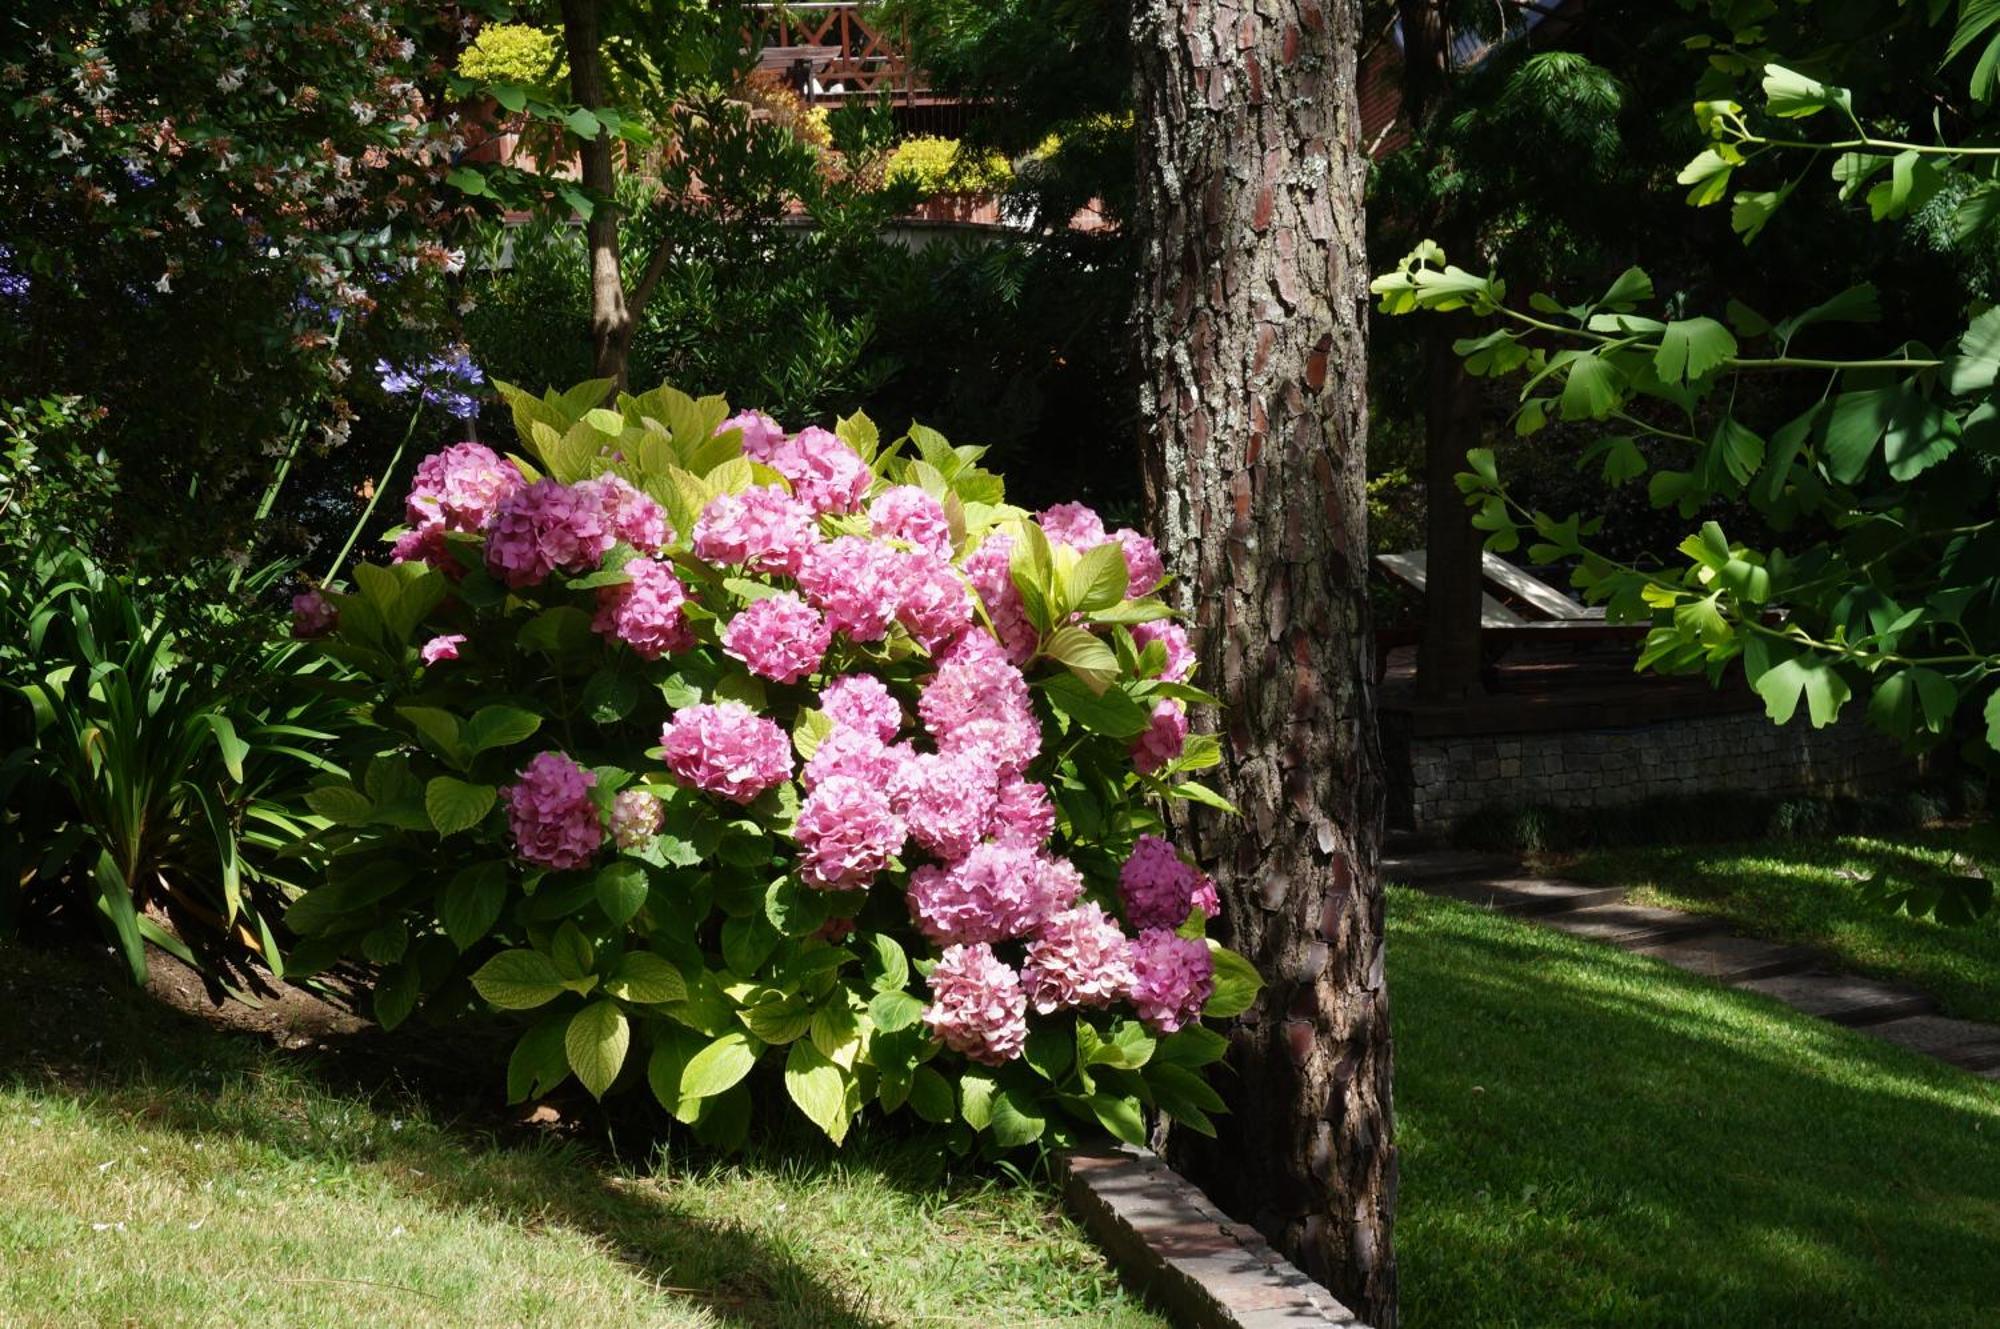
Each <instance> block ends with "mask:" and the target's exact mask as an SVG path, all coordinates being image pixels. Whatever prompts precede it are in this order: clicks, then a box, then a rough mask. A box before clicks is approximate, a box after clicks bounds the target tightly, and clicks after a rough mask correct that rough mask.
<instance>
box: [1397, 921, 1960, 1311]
mask: <svg viewBox="0 0 2000 1329" xmlns="http://www.w3.org/2000/svg"><path fill="white" fill-rule="evenodd" d="M1389 917H1390V945H1389V981H1390V993H1391V998H1392V1002H1393V1010H1394V1019H1395V1032H1396V1066H1397V1079H1396V1107H1397V1116H1398V1132H1399V1136H1400V1139H1401V1148H1402V1190H1401V1195H1400V1199H1399V1204H1398V1212H1399V1222H1398V1231H1397V1246H1398V1251H1399V1259H1400V1262H1401V1268H1402V1288H1403V1321H1404V1323H1406V1324H1409V1325H1412V1326H1422V1327H1424V1329H1432V1327H1434V1326H1443V1327H1446V1329H1474V1327H1475V1326H1477V1327H1478V1329H1487V1327H1489V1326H1524V1327H1526V1326H1534V1327H1535V1329H1543V1327H1545V1326H1606V1327H1607V1329H1608V1327H1609V1326H1618V1327H1619V1329H1653V1327H1655V1326H1704V1327H1706V1326H1714V1325H1727V1326H1730V1329H1764V1327H1765V1326H1769V1327H1771V1329H1778V1327H1779V1326H1793V1325H1812V1326H1815V1329H1841V1327H1843V1326H1854V1327H1855V1329H1860V1327H1861V1326H1868V1327H1869V1329H1874V1327H1875V1326H1879V1325H1884V1324H1903V1325H1923V1326H1925V1327H1926V1329H1957V1327H1958V1326H1966V1327H1967V1329H1970V1327H1971V1326H1991V1325H1992V1324H1993V1322H1994V1319H1993V1316H1994V1311H1993V1308H1994V1307H1995V1306H1996V1305H2000V1260H1996V1259H1995V1258H1994V1252H1995V1251H1996V1250H2000V1085H1996V1084H1994V1083H1992V1082H1989V1081H1984V1080H1980V1079H1976V1078H1974V1077H1972V1076H1970V1075H1967V1074H1965V1073H1964V1072H1961V1071H1956V1070H1952V1069H1950V1068H1948V1067H1945V1066H1943V1065H1941V1064H1939V1063H1936V1062H1932V1061H1929V1060H1928V1059H1925V1058H1922V1057H1918V1056H1915V1055H1913V1054H1910V1053H1906V1052H1904V1051H1902V1050H1900V1049H1898V1048H1895V1047H1892V1046H1890V1045H1888V1044H1885V1043H1881V1042H1878V1041H1876V1040H1872V1039H1869V1038H1867V1037H1865V1036H1863V1035H1860V1034H1857V1033H1855V1032H1853V1031H1850V1030H1845V1029H1841V1028H1838V1027H1836V1026H1834V1025H1830V1024H1826V1023H1823V1022H1820V1021H1816V1020H1812V1019H1809V1018H1806V1017H1804V1016H1801V1015H1798V1014H1796V1013H1794V1012H1792V1011H1790V1010H1788V1009H1786V1008H1784V1007H1781V1006H1779V1005H1777V1004H1776V1003H1774V1002H1769V1001H1766V1000H1764V999H1762V998H1758V997H1755V996H1752V995H1749V994H1747V993H1740V992H1735V991H1731V990H1729V989H1726V988H1722V987H1718V986H1716V985H1714V984H1711V983H1707V982H1704V981H1702V980H1699V979H1694V978H1691V977H1689V976H1687V975H1684V974H1682V973H1680V972H1679V971H1677V970H1673V969H1670V968H1668V967H1667V966H1665V965H1661V964H1658V963H1656V962H1653V961H1650V960H1647V959H1644V958H1642V957H1639V956H1635V955H1630V954H1627V953H1625V952H1622V951H1618V950H1614V949H1612V948H1610V947H1604V946H1596V945H1592V944H1590V943H1587V942H1581V941H1577V940H1574V939H1572V938H1569V937H1565V936H1563V935H1562V934H1560V933H1556V932H1553V931H1550V930H1548V929H1544V928H1538V927H1536V926H1535V925H1533V924H1529V923H1524V922H1520V921H1517V920H1513V919H1509V918H1506V917H1503V916H1500V915H1496V914H1493V913H1489V912H1486V911H1483V910H1480V909H1476V908H1472V907H1470V906H1465V905H1461V904H1457V903H1455V902H1451V901H1445V900H1439V899H1435V898H1433V897H1430V896H1424V895H1419V894H1416V893H1413V892H1410V891H1407V890H1400V889H1399V890H1395V891H1393V892H1392V893H1391V897H1390V906H1389Z"/></svg>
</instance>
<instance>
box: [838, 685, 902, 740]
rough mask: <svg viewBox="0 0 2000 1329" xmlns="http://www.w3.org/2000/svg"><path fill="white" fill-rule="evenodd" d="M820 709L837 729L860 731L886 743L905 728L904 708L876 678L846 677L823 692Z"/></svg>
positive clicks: (886, 686)
mask: <svg viewBox="0 0 2000 1329" xmlns="http://www.w3.org/2000/svg"><path fill="white" fill-rule="evenodd" d="M819 708H820V709H821V710H822V711H825V712H826V718H827V719H829V720H831V721H833V727H834V728H835V729H858V730H861V731H862V732H863V733H868V734H873V735H874V736H875V737H876V738H879V739H881V740H882V741H883V742H884V743H888V742H892V741H894V739H895V737H896V732H897V731H898V730H900V729H901V728H902V727H903V708H902V706H901V705H899V704H898V703H897V701H896V699H895V697H894V696H892V695H890V692H889V688H888V685H887V684H885V683H883V682H882V680H881V679H879V678H877V677H875V675H873V674H842V675H841V676H840V677H839V678H836V679H832V680H829V681H828V683H827V685H826V686H825V687H823V688H821V689H820V692H819Z"/></svg>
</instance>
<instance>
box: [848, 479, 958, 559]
mask: <svg viewBox="0 0 2000 1329" xmlns="http://www.w3.org/2000/svg"><path fill="white" fill-rule="evenodd" d="M868 529H869V530H870V531H871V532H873V533H874V535H875V536H876V537H877V538H878V539H880V538H884V537H893V538H895V539H898V540H907V541H909V542H910V543H911V544H913V545H915V546H916V547H917V548H918V549H921V550H923V551H924V552H926V553H930V554H936V555H937V556H938V557H939V558H944V559H949V558H950V557H951V522H950V521H949V520H947V519H946V517H945V515H944V506H943V505H942V504H940V503H939V502H938V501H937V500H936V499H934V498H932V497H931V496H930V495H929V494H927V493H925V492H924V491H923V490H922V489H920V488H918V487H917V486H916V485H897V486H895V487H894V488H893V489H885V490H883V491H882V492H881V494H879V495H877V496H876V499H875V501H874V502H873V503H870V504H869V505H868Z"/></svg>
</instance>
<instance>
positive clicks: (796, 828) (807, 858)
mask: <svg viewBox="0 0 2000 1329" xmlns="http://www.w3.org/2000/svg"><path fill="white" fill-rule="evenodd" d="M792 835H793V836H794V837H795V838H796V839H797V840H798V842H799V876H800V878H801V879H803V880H804V881H805V883H806V885H808V886H816V887H818V888H819V889H821V890H827V891H847V890H860V889H862V888H864V887H866V886H867V885H868V884H869V883H870V882H872V881H874V880H875V874H876V873H878V872H880V871H882V869H884V868H886V867H888V866H889V861H890V860H891V859H892V858H894V857H895V856H896V855H897V854H898V853H900V852H901V851H902V848H903V840H904V838H905V831H904V827H903V819H902V818H901V817H898V816H897V815H896V813H895V811H894V809H892V808H891V807H890V806H889V798H888V795H887V794H886V793H885V792H884V791H883V790H882V788H881V787H880V786H879V785H871V784H869V783H868V782H866V781H865V780H860V779H857V778H856V777H854V776H852V775H835V776H830V777H828V778H827V779H825V780H822V781H820V782H819V785H818V787H816V788H815V789H814V790H813V791H812V792H811V793H810V794H807V795H806V797H805V801H804V802H803V803H801V804H800V805H799V816H798V820H797V821H796V822H795V823H794V824H793V827H792Z"/></svg>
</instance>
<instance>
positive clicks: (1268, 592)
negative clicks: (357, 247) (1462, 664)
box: [1133, 0, 1396, 1326]
mask: <svg viewBox="0 0 2000 1329" xmlns="http://www.w3.org/2000/svg"><path fill="white" fill-rule="evenodd" d="M1356 26H1357V14H1356V4H1355V0H1178V2H1173V0H1139V3H1138V4H1137V5H1136V10H1135V14H1134V19H1133V37H1134V41H1133V48H1134V54H1135V58H1136V63H1137V92H1138V98H1137V100H1138V117H1139V120H1138V124H1139V135H1140V143H1139V154H1138V155H1139V171H1140V179H1139V200H1140V202H1139V209H1138V216H1139V219H1140V224H1141V228H1142V235H1141V260H1140V263H1141V283H1142V285H1141V290H1140V299H1139V309H1138V315H1137V322H1138V329H1137V331H1138V344H1139V356H1140V374H1141V384H1142V411H1143V413H1144V416H1145V421H1144V423H1145V432H1144V435H1143V439H1142V454H1141V455H1142V459H1143V463H1144V471H1145V480H1146V488H1147V497H1148V500H1149V502H1150V505H1151V507H1152V511H1153V520H1154V524H1155V531H1156V533H1157V534H1158V535H1159V536H1160V537H1161V544H1162V547H1163V548H1164V549H1165V550H1167V551H1169V556H1170V558H1171V559H1172V561H1173V570H1174V572H1175V573H1176V574H1177V575H1178V577H1179V582H1178V586H1179V593H1180V595H1181V607H1182V608H1183V609H1185V610H1187V611H1188V612H1189V613H1190V614H1191V616H1192V618H1193V623H1194V627H1195V632H1196V638H1197V650H1198V652H1199V655H1200V659H1201V665H1202V674H1201V681H1203V682H1205V683H1206V685H1207V686H1208V687H1209V688H1210V689H1212V690H1214V691H1215V692H1217V693H1219V694H1220V695H1221V697H1222V699H1223V702H1224V707H1225V710H1224V712H1223V717H1224V720H1225V728H1224V731H1223V739H1224V742H1223V750H1224V759H1223V763H1222V765H1221V767H1220V768H1219V769H1218V770H1217V771H1216V772H1215V773H1214V776H1215V782H1216V783H1217V784H1218V785H1219V786H1220V788H1221V789H1222V792H1223V793H1224V794H1225V795H1226V796H1227V797H1229V798H1230V799H1231V800H1232V801H1234V802H1235V803H1236V805H1237V806H1238V807H1239V808H1241V809H1242V812H1243V816H1242V818H1241V819H1240V820H1237V819H1233V818H1227V817H1222V816H1219V815H1216V814H1213V813H1210V812H1207V811H1206V810H1201V811H1197V812H1196V813H1195V814H1194V815H1193V816H1192V817H1190V819H1189V822H1190V824H1189V825H1188V827H1187V828H1186V831H1187V835H1188V837H1189V839H1190V840H1191V843H1192V847H1193V848H1194V849H1195V851H1196V852H1197V853H1198V854H1200V855H1201V857H1202V859H1203V861H1204V862H1205V863H1210V864H1213V865H1214V866H1215V867H1216V869H1217V871H1218V873H1219V875H1220V877H1221V881H1222V885H1223V896H1224V920H1223V923H1224V926H1225V928H1226V930H1227V932H1228V935H1229V939H1230V941H1231V943H1232V944H1233V945H1235V946H1237V947H1239V948H1240V949H1242V950H1243V951H1244V952H1245V953H1246V954H1247V955H1248V956H1249V957H1250V958H1251V960H1252V961H1253V962H1254V963H1255V964H1256V965H1257V966H1258V968H1259V969H1260V971H1261V972H1262V973H1263V974H1264V975H1265V977H1266V979H1267V981H1268V984H1269V986H1268V987H1267V988H1266V989H1265V992H1264V996H1263V998H1262V1000H1261V1001H1260V1002H1259V1004H1258V1005H1257V1006H1256V1007H1255V1008H1254V1009H1253V1010H1251V1011H1250V1012H1249V1013H1248V1014H1247V1015H1246V1016H1245V1017H1244V1018H1243V1019H1242V1020H1241V1021H1240V1022H1239V1023H1238V1024H1237V1026H1236V1027H1235V1029H1234V1030H1233V1031H1232V1034H1231V1061H1232V1063H1233V1064H1234V1066H1235V1068H1236V1071H1237V1074H1236V1075H1235V1076H1233V1077H1227V1076H1226V1077H1222V1078H1223V1080H1224V1082H1225V1085H1226V1086H1228V1096H1229V1098H1230V1107H1231V1114H1230V1115H1229V1116H1227V1117H1225V1118H1223V1119H1222V1120H1221V1122H1220V1123H1219V1125H1220V1127H1221V1129H1222V1131H1223V1137H1222V1139H1221V1140H1220V1141H1219V1142H1218V1143H1217V1144H1214V1145H1210V1144H1208V1142H1206V1141H1203V1140H1200V1139H1199V1138H1197V1137H1193V1136H1191V1135H1189V1134H1188V1133H1186V1132H1177V1133H1176V1134H1175V1136H1174V1138H1173V1140H1172V1141H1171V1142H1170V1144H1171V1147H1172V1149H1173V1151H1174V1153H1175V1155H1176V1157H1177V1158H1178V1159H1180V1160H1181V1161H1182V1162H1183V1163H1184V1164H1186V1165H1187V1166H1188V1167H1189V1168H1190V1169H1191V1170H1192V1171H1193V1172H1194V1173H1195V1175H1196V1176H1197V1177H1198V1179H1199V1180H1200V1181H1201V1183H1202V1184H1203V1186H1204V1187H1205V1188H1207V1189H1208V1190H1209V1192H1210V1193H1211V1194H1212V1195H1214V1196H1215V1197H1216V1199H1217V1200H1218V1201H1219V1202H1220V1203H1222V1204H1223V1205H1224V1207H1226V1208H1228V1209H1229V1210H1231V1211H1232V1212H1234V1213H1235V1214H1237V1215H1238V1216H1239V1217H1242V1218H1245V1219H1248V1220H1250V1221H1252V1222H1254V1223H1256V1225H1257V1226H1258V1227H1259V1228H1260V1229H1262V1230H1263V1231H1264V1232H1265V1233H1266V1234H1267V1235H1268V1236H1270V1237H1271V1238H1272V1240H1273V1241H1274V1243H1275V1244H1276V1245H1277V1246H1278V1247H1279V1248H1280V1249H1281V1250H1284V1251H1285V1252H1287V1253H1288V1254H1289V1255H1291V1256H1292V1257H1293V1258H1294V1259H1295V1260H1296V1261H1297V1262H1298V1263H1299V1264H1300V1265H1301V1267H1303V1268H1304V1269H1306V1270H1307V1271H1308V1272H1310V1273H1312V1274H1313V1275H1314V1276H1316V1277H1318V1278H1320V1279H1322V1280H1324V1281H1325V1282H1326V1283H1327V1284H1328V1286H1330V1287H1331V1288H1332V1289H1333V1290H1334V1292H1335V1294H1336V1295H1338V1296H1340V1297H1341V1298H1342V1299H1343V1300H1345V1301H1346V1302H1347V1303H1348V1305H1349V1306H1350V1308H1352V1309H1353V1310H1354V1311H1355V1312H1356V1313H1358V1314H1360V1315H1362V1316H1363V1317H1364V1318H1366V1319H1367V1320H1368V1321H1369V1322H1370V1323H1371V1324H1375V1325H1378V1326H1389V1325H1392V1324H1393V1323H1394V1318H1395V1291H1396V1264H1395V1259H1394V1255H1393V1252H1392V1247H1391V1243H1390V1225H1391V1218H1392V1214H1393V1210H1394V1206H1395V1191H1396V1160H1395V1151H1394V1148H1393V1145H1392V1141H1391V1133H1390V1121H1391V1112H1390V1042H1389V1019H1388V991H1387V988H1386V986H1385V984H1384V980H1383V972H1382V971H1383V931H1382V896H1381V893H1380V889H1379V885H1378V883H1377V879H1376V862H1377V857H1378V838H1379V831H1380V824H1381V812H1382V793H1381V784H1380V778H1379V767H1380V753H1379V748H1378V745H1377V740H1376V736H1375V721H1374V714H1373V710H1372V706H1373V699H1372V696H1371V692H1370V679H1371V673H1370V656H1371V654H1372V651H1371V646H1370V638H1369V627H1368V601H1367V594H1366V591H1367V586H1366V578H1367V569H1368V551H1367V544H1366V532H1365V521H1366V511H1367V509H1366V504H1365V500H1364V486H1363V452H1364V445H1365V425H1366V410H1365V405H1366V403H1365V381H1366V370H1365V363H1364V357H1365V353H1366V344H1365V343H1366V326H1367V325H1366V283H1367V269H1366V254H1365V250H1364V231H1363V226H1362V214H1361V196H1362V180H1363V175H1364V171H1365V162H1364V160H1363V155H1362V151H1361V148H1360V146H1359V145H1358V142H1357V138H1358V134H1359V118H1358V115H1357V113H1356V108H1355V56H1354V45H1355V36H1356ZM1203 720H1204V722H1205V723H1212V722H1213V720H1214V717H1212V716H1210V717H1203Z"/></svg>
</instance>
